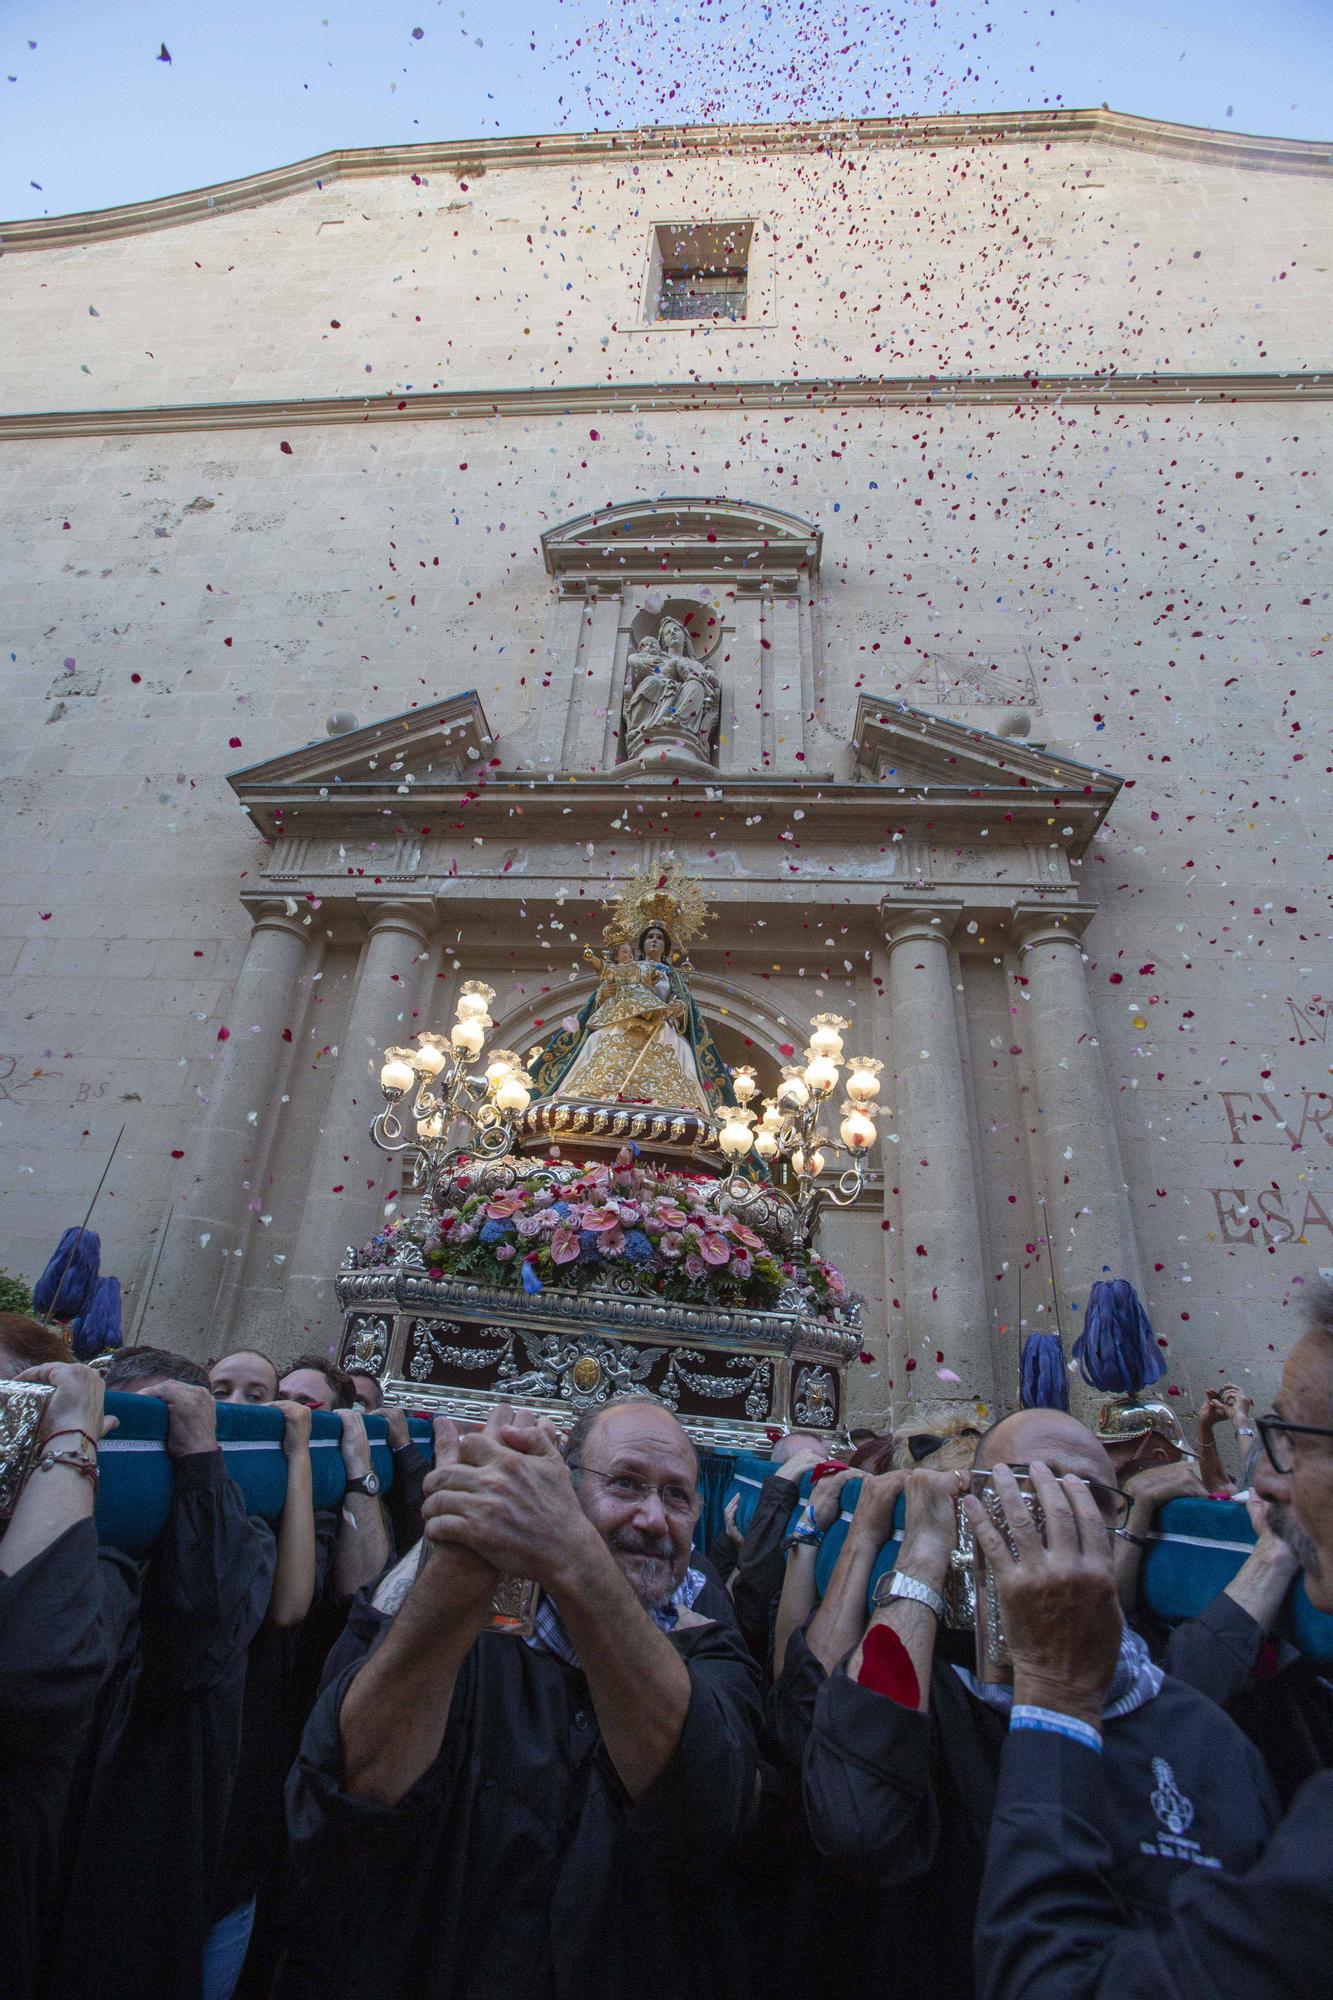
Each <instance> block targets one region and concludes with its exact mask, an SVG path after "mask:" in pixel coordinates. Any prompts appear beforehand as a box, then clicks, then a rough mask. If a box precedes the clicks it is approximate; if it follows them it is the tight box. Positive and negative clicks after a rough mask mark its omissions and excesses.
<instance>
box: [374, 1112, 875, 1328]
mask: <svg viewBox="0 0 1333 2000" xmlns="http://www.w3.org/2000/svg"><path fill="white" fill-rule="evenodd" d="M718 1186H719V1183H718V1182H717V1181H716V1180H714V1179H712V1178H710V1177H709V1176H707V1175H704V1174H690V1173H685V1172H682V1171H680V1170H675V1171H667V1170H664V1169H661V1168H657V1167H652V1166H646V1165H642V1164H640V1162H639V1161H638V1160H637V1159H636V1158H635V1156H634V1152H633V1149H631V1148H628V1147H626V1148H622V1150H621V1152H620V1153H619V1154H618V1155H617V1156H616V1158H615V1160H614V1162H611V1163H603V1162H589V1163H588V1164H587V1165H585V1166H583V1167H578V1168H575V1167H572V1166H569V1165H568V1164H566V1163H564V1162H562V1161H548V1162H547V1163H546V1164H544V1165H541V1166H534V1167H531V1168H528V1169H526V1170H524V1171H523V1174H522V1178H521V1179H520V1180H519V1181H518V1183H517V1184H516V1185H515V1186H513V1187H505V1188H500V1189H496V1190H490V1189H487V1188H484V1187H482V1188H478V1189H477V1190H476V1191H475V1192H473V1191H472V1190H471V1188H470V1186H469V1175H468V1173H467V1170H466V1168H464V1169H463V1171H462V1172H461V1173H460V1174H459V1175H458V1176H457V1177H456V1178H455V1179H454V1181H453V1182H452V1183H451V1186H450V1190H449V1192H450V1196H451V1199H450V1201H449V1202H448V1203H447V1204H446V1205H445V1206H443V1207H441V1208H438V1209H437V1210H436V1212H435V1215H434V1217H433V1220H432V1223H431V1224H430V1225H429V1230H430V1233H429V1234H428V1235H427V1238H426V1241H425V1242H424V1243H423V1245H422V1256H423V1258H424V1261H425V1264H426V1268H427V1271H428V1272H429V1274H430V1275H431V1276H432V1277H439V1278H443V1277H468V1278H476V1279H479V1280H481V1281H482V1282H484V1283H486V1284H501V1285H504V1284H512V1285H515V1286H517V1285H521V1286H522V1287H523V1289H524V1290H525V1291H528V1292H539V1291H542V1290H544V1289H545V1287H546V1286H547V1285H558V1286H561V1287H564V1288H565V1289H567V1290H574V1291H580V1290H584V1289H586V1288H588V1287H589V1286H593V1285H596V1284H598V1283H599V1282H600V1283H603V1284H604V1283H605V1282H606V1281H607V1279H608V1278H609V1279H613V1280H615V1281H616V1282H617V1283H618V1284H622V1283H623V1282H624V1280H625V1279H626V1278H628V1279H630V1280H632V1282H633V1286H634V1289H635V1290H638V1291H642V1292H644V1293H646V1294H649V1295H652V1296H655V1297H657V1298H663V1299H671V1300H675V1301H678V1302H681V1303H686V1304H697V1305H721V1306H748V1307H751V1308H757V1309H759V1310H763V1309H766V1308H771V1307H772V1306H774V1305H775V1304H776V1302H777V1298H778V1294H779V1292H781V1291H783V1290H784V1288H793V1287H794V1288H795V1290H796V1291H797V1292H798V1293H799V1294H800V1295H801V1305H802V1307H803V1308H804V1309H805V1310H806V1311H808V1312H818V1311H820V1310H821V1309H825V1310H826V1309H827V1308H828V1307H829V1306H832V1305H835V1304H836V1303H837V1302H838V1301H840V1300H842V1299H843V1298H844V1297H845V1296H846V1287H845V1285H844V1283H843V1280H842V1277H841V1275H840V1274H839V1272H838V1271H836V1270H835V1269H834V1267H833V1266H832V1265H831V1264H829V1263H826V1262H825V1260H824V1259H823V1258H822V1257H819V1256H817V1255H816V1254H815V1253H814V1252H813V1251H810V1250H793V1249H792V1248H790V1247H789V1246H781V1247H773V1246H770V1245H769V1244H768V1243H766V1242H765V1240H764V1238H763V1237H762V1236H761V1235H759V1233H758V1232H757V1231H756V1230H754V1229H752V1228H751V1227H750V1225H749V1224H748V1223H747V1222H745V1221H743V1220H741V1219H740V1218H739V1217H738V1216H734V1215H731V1214H728V1213H726V1212H725V1211H721V1210H718V1209H716V1208H713V1207H710V1206H709V1202H708V1198H709V1196H710V1194H713V1193H715V1192H716V1191H717V1189H718ZM401 1228H402V1225H401V1224H399V1223H389V1224H387V1225H386V1226H385V1228H384V1229H382V1230H381V1231H380V1232H379V1234H378V1235H376V1236H375V1237H373V1238H372V1240H371V1242H370V1243H369V1244H367V1246H366V1248H365V1250H364V1251H363V1252H362V1253H361V1258H360V1262H361V1264H362V1266H363V1267H365V1266H374V1265H377V1264H387V1263H391V1262H392V1261H393V1260H394V1257H395V1255H396V1251H397V1238H398V1235H399V1233H400V1231H401Z"/></svg>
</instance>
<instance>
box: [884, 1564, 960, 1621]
mask: <svg viewBox="0 0 1333 2000" xmlns="http://www.w3.org/2000/svg"><path fill="white" fill-rule="evenodd" d="M895 1597H906V1598H909V1599H910V1600H911V1602H912V1603H913V1604H924V1605H925V1606H926V1609H927V1610H928V1611H933V1612H934V1613H935V1616H936V1617H937V1618H939V1619H943V1617H944V1599H943V1598H942V1597H941V1596H940V1593H939V1591H938V1590H932V1588H931V1586H930V1585H929V1584H928V1583H922V1581H921V1579H920V1578H919V1577H915V1576H908V1575H907V1573H906V1571H905V1570H901V1569H895V1570H890V1572H889V1574H888V1575H887V1576H882V1577H881V1578H880V1580H879V1582H878V1583H877V1584H876V1585H875V1603H876V1605H877V1606H878V1607H879V1608H880V1609H881V1610H882V1609H883V1608H884V1606H885V1605H886V1604H889V1603H890V1602H892V1600H893V1599H894V1598H895Z"/></svg>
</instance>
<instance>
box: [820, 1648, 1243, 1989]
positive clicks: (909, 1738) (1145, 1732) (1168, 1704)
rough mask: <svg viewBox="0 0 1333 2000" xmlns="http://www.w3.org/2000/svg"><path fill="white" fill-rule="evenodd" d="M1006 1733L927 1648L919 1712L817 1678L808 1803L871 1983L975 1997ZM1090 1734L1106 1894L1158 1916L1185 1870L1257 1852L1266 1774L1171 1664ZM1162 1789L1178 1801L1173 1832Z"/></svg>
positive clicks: (1239, 1863)
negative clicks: (857, 1903) (862, 1928)
mask: <svg viewBox="0 0 1333 2000" xmlns="http://www.w3.org/2000/svg"><path fill="white" fill-rule="evenodd" d="M1008 1738H1009V1718H1008V1716H1007V1715H1006V1714H1005V1713H1004V1712H1003V1711H1001V1710H997V1709H994V1708H991V1707H990V1706H988V1705H987V1704H986V1703H985V1702H983V1701H980V1700H979V1699H978V1698H977V1696H976V1695H974V1694H973V1693H972V1692H971V1690H970V1689H969V1688H968V1687H967V1686H966V1684H965V1683H964V1682H963V1681H962V1680H961V1679H960V1678H959V1676H958V1675H957V1674H956V1673H955V1672H954V1670H953V1668H952V1667H951V1666H949V1665H948V1664H947V1663H946V1662H945V1661H944V1660H942V1659H941V1658H940V1657H939V1656H938V1655H937V1656H936V1658H935V1662H934V1665H933V1667H932V1669H931V1676H930V1710H929V1713H928V1714H925V1715H922V1714H920V1713H919V1712H918V1710H916V1709H914V1708H904V1707H901V1706H900V1705H899V1704H898V1703H897V1702H895V1701H891V1700H889V1699H888V1697H887V1696H885V1695H880V1694H875V1693H873V1692H872V1691H871V1690H870V1689H869V1688H864V1687H861V1686H859V1685H858V1683H857V1682H855V1681H852V1680H849V1679H848V1677H847V1674H846V1672H845V1671H844V1669H843V1668H842V1667H839V1668H837V1669H836V1671H835V1672H834V1673H832V1674H830V1675H829V1676H828V1677H827V1678H826V1679H823V1680H822V1684H821V1685H820V1687H819V1692H818V1695H817V1696H816V1699H815V1705H814V1719H813V1726H812V1729H811V1733H810V1740H809V1742H808V1744H807V1745H806V1752H805V1766H804V1778H805V1785H804V1791H805V1807H806V1813H807V1815H808V1818H809V1821H810V1828H811V1832H812V1833H813V1835H814V1840H815V1844H816V1846H817V1847H818V1848H819V1850H820V1852H821V1853H822V1854H824V1855H826V1856H827V1857H828V1858H829V1859H830V1860H833V1861H836V1862H837V1863H838V1864H839V1866H840V1868H841V1869H842V1871H843V1873H844V1877H845V1882H846V1887H845V1895H846V1898H847V1900H848V1902H849V1904H850V1903H852V1901H853V1899H854V1898H858V1897H859V1898H860V1899H862V1903H863V1907H865V1906H866V1905H868V1907H869V1910H870V1911H871V1912H872V1913H873V1914H875V1915H877V1916H878V1917H879V1918H880V1921H879V1922H878V1923H877V1924H876V1925H874V1926H873V1928H872V1929H871V1931H870V1932H869V1933H868V1934H867V1939H868V1943H869V1942H871V1941H873V1944H874V1947H875V1948H874V1954H873V1956H868V1958H867V1963H866V1968H865V1970H866V1977H867V1979H868V1980H869V1981H870V1982H871V1984H872V1985H874V1986H877V1987H885V1988H887V1987H888V1986H889V1985H890V1984H896V1985H897V1986H898V1988H899V1990H900V1991H902V1992H912V1993H917V1992H923V1991H924V1992H933V1993H938V1994H941V1995H943V1994H947V1995H948V1996H949V2000H967V1997H968V1995H969V1994H971V1993H972V1991H973V1985H972V1928H973V1920H974V1916H975V1913H976V1908H977V1897H978V1893H979V1891H980V1888H981V1878H982V1871H983V1868H984V1867H985V1865H986V1852H987V1844H988V1840H989V1836H990V1826H991V1819H992V1815H993V1813H994V1811H995V1798H996V1786H997V1782H998V1779H999V1772H1000V1760H1001V1757H1002V1756H1007V1755H1008V1752H1007V1751H1006V1749H1005V1745H1006V1741H1007V1740H1008ZM1041 1740H1042V1741H1047V1740H1054V1739H1047V1738H1045V1737H1043V1738H1042V1739H1041ZM1103 1743H1104V1747H1103V1750H1102V1753H1101V1758H1100V1762H1101V1764H1102V1766H1103V1771H1104V1777H1105V1783H1106V1793H1107V1800H1108V1807H1109V1810H1108V1816H1107V1824H1108V1828H1109V1830H1110V1835H1111V1855H1112V1864H1111V1865H1112V1869H1113V1876H1114V1881H1115V1888H1116V1895H1117V1898H1118V1903H1119V1907H1120V1908H1121V1909H1123V1910H1125V1911H1127V1912H1129V1913H1130V1914H1131V1917H1132V1918H1133V1919H1135V1920H1138V1921H1142V1922H1152V1921H1154V1920H1155V1919H1157V1918H1159V1917H1160V1916H1161V1915H1162V1914H1163V1913H1164V1911H1165V1910H1166V1908H1167V1907H1168V1904H1169V1902H1170V1900H1171V1898H1172V1897H1173V1895H1174V1894H1175V1893H1176V1890H1177V1888H1178V1887H1179V1886H1180V1884H1181V1883H1182V1882H1184V1881H1186V1880H1188V1878H1190V1877H1191V1876H1192V1875H1195V1874H1206V1873H1211V1872H1212V1871H1214V1870H1216V1869H1218V1868H1225V1869H1242V1868H1247V1867H1248V1866H1249V1865H1250V1864H1251V1862H1253V1861H1254V1859H1255V1858H1256V1856H1257V1855H1258V1854H1259V1853H1260V1852H1261V1850H1262V1848H1263V1845H1264V1842H1265V1841H1266V1840H1267V1838H1268V1836H1269V1833H1270V1832H1271V1830H1272V1828H1273V1826H1274V1824H1275V1822H1276V1818H1277V1802H1276V1799H1275V1798H1274V1795H1273V1788H1272V1786H1271V1784H1270V1783H1269V1779H1268V1774H1267V1772H1266V1771H1265V1770H1264V1767H1263V1762H1262V1760H1261V1759H1260V1757H1259V1754H1258V1752H1257V1751H1256V1750H1255V1748H1254V1746H1253V1744H1252V1743H1250V1742H1248V1741H1247V1740H1246V1738H1245V1737H1244V1736H1242V1735H1241V1732H1240V1731H1239V1729H1237V1728H1236V1726H1235V1724H1234V1723H1233V1722H1231V1721H1229V1720H1228V1718H1227V1717H1226V1716H1225V1715H1224V1714H1223V1713H1222V1711H1221V1709H1219V1708H1215V1707H1214V1706H1213V1704H1212V1703H1211V1702H1210V1701H1207V1700H1206V1699H1205V1698H1204V1697H1203V1696H1202V1695H1200V1694H1196V1693H1195V1691H1194V1689H1193V1688H1188V1687H1185V1686H1184V1685H1183V1683H1182V1682H1180V1681H1175V1680H1172V1678H1171V1676H1170V1675H1169V1674H1168V1675H1167V1676H1166V1677H1165V1679H1164V1680H1163V1682H1162V1686H1161V1690H1160V1692H1159V1693H1158V1694H1156V1695H1154V1696H1153V1698H1152V1699H1151V1700H1150V1701H1147V1702H1145V1703H1144V1704H1143V1705H1142V1707H1140V1708H1136V1709H1134V1710H1133V1711H1132V1712H1131V1713H1130V1714H1128V1715H1122V1716H1119V1717H1117V1718H1115V1719H1114V1720H1110V1721H1107V1722H1106V1723H1105V1724H1104V1725H1103ZM1173 1799H1174V1800H1175V1801H1176V1802H1182V1801H1183V1804H1181V1816H1182V1817H1183V1818H1184V1821H1185V1827H1184V1828H1183V1829H1181V1830H1180V1831H1175V1830H1173V1826H1172V1816H1173V1811H1174V1807H1173V1803H1172V1802H1173ZM858 1884H859V1885H860V1886H859V1887H858ZM1226 1990H1227V1989H1225V1988H1220V1989H1219V1991H1220V1992H1222V1991H1226ZM1228 2000H1230V1995H1228ZM1236 2000H1240V1995H1239V1993H1237V1994H1236Z"/></svg>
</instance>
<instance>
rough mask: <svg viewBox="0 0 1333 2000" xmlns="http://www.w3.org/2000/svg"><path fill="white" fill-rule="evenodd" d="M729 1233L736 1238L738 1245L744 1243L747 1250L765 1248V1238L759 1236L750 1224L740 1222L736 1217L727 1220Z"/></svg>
mask: <svg viewBox="0 0 1333 2000" xmlns="http://www.w3.org/2000/svg"><path fill="white" fill-rule="evenodd" d="M727 1233H728V1235H730V1236H732V1237H734V1238H735V1240H736V1242H737V1243H743V1244H744V1245H745V1247H746V1249H747V1250H762V1249H763V1248H764V1239H763V1237H762V1236H759V1235H757V1234H756V1232H755V1231H754V1230H753V1229H751V1227H750V1225H749V1223H748V1222H738V1221H737V1220H736V1218H735V1216H734V1215H733V1216H729V1217H728V1219H727Z"/></svg>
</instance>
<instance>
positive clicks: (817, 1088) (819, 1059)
mask: <svg viewBox="0 0 1333 2000" xmlns="http://www.w3.org/2000/svg"><path fill="white" fill-rule="evenodd" d="M813 1046H814V1044H813V1043H812V1044H811V1047H812V1048H813ZM805 1080H806V1082H807V1083H808V1084H809V1086H810V1088H811V1090H813V1091H814V1093H815V1096H816V1097H827V1096H828V1094H829V1092H830V1091H831V1090H836V1089H837V1087H838V1065H837V1063H836V1062H834V1060H833V1058H832V1057H831V1056H824V1055H812V1056H811V1058H810V1060H809V1062H808V1063H807V1064H806V1066H805Z"/></svg>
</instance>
